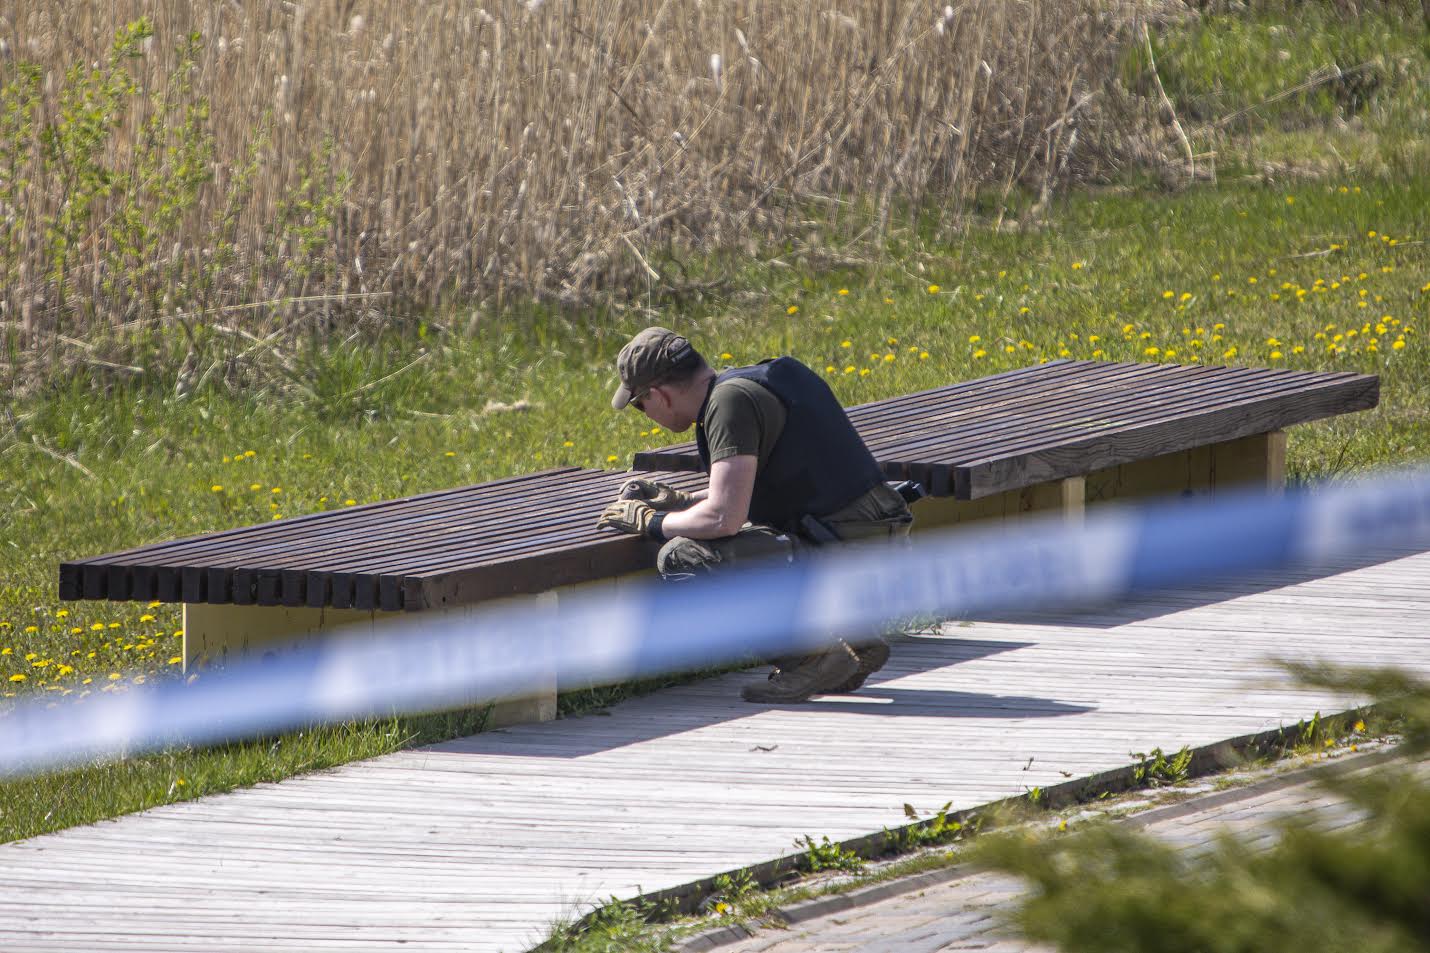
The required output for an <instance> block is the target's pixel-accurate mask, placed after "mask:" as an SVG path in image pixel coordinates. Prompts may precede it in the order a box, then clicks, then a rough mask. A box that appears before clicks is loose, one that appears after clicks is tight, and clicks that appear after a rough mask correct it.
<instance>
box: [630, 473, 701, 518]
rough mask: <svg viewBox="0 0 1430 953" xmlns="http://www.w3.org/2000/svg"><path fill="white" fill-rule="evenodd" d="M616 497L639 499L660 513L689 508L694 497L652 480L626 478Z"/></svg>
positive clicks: (692, 503)
mask: <svg viewBox="0 0 1430 953" xmlns="http://www.w3.org/2000/svg"><path fill="white" fill-rule="evenodd" d="M616 499H618V500H641V501H642V502H645V503H647V504H649V505H650V508H651V509H653V510H656V511H658V512H661V513H669V512H670V511H671V510H684V509H689V508H690V507H691V506H693V505H694V504H695V497H694V496H692V495H691V494H689V493H686V492H685V491H684V490H677V489H676V488H675V487H673V486H669V485H667V484H665V483H657V482H655V481H654V480H639V479H637V480H627V481H626V482H625V483H623V484H621V492H620V493H617V494H616Z"/></svg>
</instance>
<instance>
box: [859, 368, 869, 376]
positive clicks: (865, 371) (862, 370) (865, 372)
mask: <svg viewBox="0 0 1430 953" xmlns="http://www.w3.org/2000/svg"><path fill="white" fill-rule="evenodd" d="M859 376H860V377H868V376H869V368H867V367H861V368H859Z"/></svg>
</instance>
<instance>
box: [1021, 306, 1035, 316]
mask: <svg viewBox="0 0 1430 953" xmlns="http://www.w3.org/2000/svg"><path fill="white" fill-rule="evenodd" d="M1032 310H1033V309H1032V308H1026V307H1025V308H1019V309H1018V313H1019V314H1027V313H1028V312H1030V311H1032Z"/></svg>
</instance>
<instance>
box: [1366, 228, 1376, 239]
mask: <svg viewBox="0 0 1430 953" xmlns="http://www.w3.org/2000/svg"><path fill="white" fill-rule="evenodd" d="M1365 237H1366V238H1374V237H1375V229H1373V228H1372V229H1371V230H1370V231H1368V232H1366V233H1365Z"/></svg>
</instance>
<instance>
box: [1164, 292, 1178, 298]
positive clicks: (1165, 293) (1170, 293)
mask: <svg viewBox="0 0 1430 953" xmlns="http://www.w3.org/2000/svg"><path fill="white" fill-rule="evenodd" d="M1176 296H1177V293H1176V292H1175V291H1164V292H1162V297H1164V298H1167V299H1171V298H1175V297H1176Z"/></svg>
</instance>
